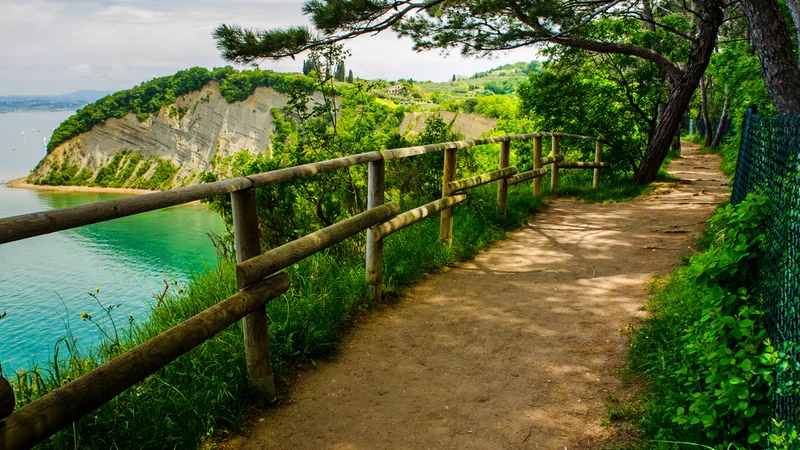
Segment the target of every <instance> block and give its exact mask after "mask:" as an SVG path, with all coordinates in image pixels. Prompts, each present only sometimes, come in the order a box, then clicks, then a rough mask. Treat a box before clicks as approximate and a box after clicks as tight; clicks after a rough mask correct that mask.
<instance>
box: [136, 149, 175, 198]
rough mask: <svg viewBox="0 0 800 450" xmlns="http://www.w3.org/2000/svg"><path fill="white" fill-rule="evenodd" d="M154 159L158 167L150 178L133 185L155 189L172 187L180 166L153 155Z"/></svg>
mask: <svg viewBox="0 0 800 450" xmlns="http://www.w3.org/2000/svg"><path fill="white" fill-rule="evenodd" d="M153 160H154V162H155V164H156V169H155V171H154V172H153V174H152V175H151V176H150V178H148V179H147V180H146V181H141V182H139V183H137V184H136V185H133V186H131V187H137V188H141V189H153V190H166V189H170V188H171V187H172V182H173V180H174V179H175V175H177V174H178V167H177V166H176V165H175V164H174V163H173V162H172V161H170V160H168V159H161V158H159V157H153Z"/></svg>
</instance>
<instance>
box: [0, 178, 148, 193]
mask: <svg viewBox="0 0 800 450" xmlns="http://www.w3.org/2000/svg"><path fill="white" fill-rule="evenodd" d="M27 180H28V179H27V177H22V178H17V179H16V180H11V181H9V182H7V183H5V185H6V186H8V187H10V188H14V189H34V190H37V191H50V192H101V193H106V194H128V195H142V194H152V193H153V192H160V191H151V190H149V189H131V188H109V187H94V186H49V185H40V184H31V183H28V181H27Z"/></svg>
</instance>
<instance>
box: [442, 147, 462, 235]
mask: <svg viewBox="0 0 800 450" xmlns="http://www.w3.org/2000/svg"><path fill="white" fill-rule="evenodd" d="M456 156H458V149H456V148H448V149H446V150H445V151H444V175H443V176H442V198H445V197H447V196H449V195H450V192H449V190H448V189H447V184H448V183H450V182H452V181H455V179H456ZM439 236H441V238H442V241H443V242H444V243H445V244H447V245H452V244H453V208H452V207H450V208H447V209H445V210H443V211H442V215H441V219H440V221H439Z"/></svg>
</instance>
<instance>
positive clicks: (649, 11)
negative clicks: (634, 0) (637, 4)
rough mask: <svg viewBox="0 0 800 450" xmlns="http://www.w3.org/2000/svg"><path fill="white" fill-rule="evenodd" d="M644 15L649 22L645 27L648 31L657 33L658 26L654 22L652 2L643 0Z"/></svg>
mask: <svg viewBox="0 0 800 450" xmlns="http://www.w3.org/2000/svg"><path fill="white" fill-rule="evenodd" d="M642 14H643V15H644V18H645V19H646V20H647V22H646V23H645V26H646V27H647V29H648V30H650V31H652V32H655V31H656V24H655V22H654V21H653V5H652V4H651V2H650V0H642Z"/></svg>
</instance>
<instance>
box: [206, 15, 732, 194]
mask: <svg viewBox="0 0 800 450" xmlns="http://www.w3.org/2000/svg"><path fill="white" fill-rule="evenodd" d="M731 9H732V7H730V6H729V5H726V4H724V3H723V2H722V0H694V1H692V2H691V4H688V3H687V2H685V1H684V2H674V1H668V0H663V1H659V0H652V1H651V0H643V1H639V0H600V1H593V2H575V1H573V0H457V1H452V0H451V1H444V0H422V1H419V2H413V1H408V0H307V1H306V3H305V4H304V6H303V11H304V13H306V14H307V15H309V16H310V18H311V22H312V24H313V26H314V28H313V29H310V28H307V27H290V28H287V29H283V30H253V29H245V28H242V27H240V26H238V25H230V24H223V25H221V26H219V27H218V28H217V29H216V30H215V32H214V36H215V38H216V39H217V43H218V47H219V48H220V49H221V50H222V54H223V57H225V58H226V59H228V60H231V61H235V62H239V63H251V62H253V61H256V60H259V59H263V58H282V57H286V56H293V55H295V54H298V53H300V52H303V51H305V50H308V49H312V48H317V47H319V46H324V45H329V44H331V43H336V42H340V41H342V40H346V39H350V38H353V37H356V36H359V35H362V34H371V33H376V32H380V31H384V30H389V29H391V30H393V31H394V32H396V33H397V34H398V35H400V36H406V37H409V38H411V40H412V41H413V42H414V49H416V50H419V51H421V50H432V49H440V50H443V51H450V50H452V49H459V50H460V52H461V53H462V54H463V55H478V56H485V55H488V54H491V53H492V52H496V51H504V50H511V49H515V48H519V47H526V46H531V45H538V46H543V47H547V46H553V45H555V46H557V47H559V48H571V49H578V50H582V51H588V52H593V53H601V54H612V55H623V56H629V57H635V58H638V59H639V60H641V61H643V62H644V63H646V64H651V65H653V66H655V67H656V68H657V69H658V70H659V71H661V73H663V76H662V77H661V78H662V81H661V83H662V84H663V85H665V90H666V91H667V92H668V94H667V96H666V98H665V99H664V103H663V108H662V109H661V110H660V111H661V112H660V114H658V118H657V122H656V123H657V124H656V129H655V131H654V132H653V133H651V134H650V139H649V143H648V147H647V150H646V151H645V154H644V157H643V158H642V160H641V162H640V165H639V167H638V168H637V177H636V178H637V181H638V182H640V183H648V182H650V181H652V180H654V179H655V176H656V174H657V172H658V168H659V167H660V165H661V162H662V161H663V159H664V157H665V156H666V154H667V152H668V150H669V148H670V145H671V143H672V141H673V138H674V136H675V135H676V133H677V132H678V131H679V127H680V119H681V117H682V116H683V115H684V113H685V112H686V109H687V107H688V105H689V103H690V101H691V98H692V95H693V93H694V90H695V89H696V87H697V85H698V83H699V81H700V79H701V77H702V75H703V73H704V72H705V69H706V67H707V66H708V63H709V60H710V58H711V54H712V52H713V50H714V47H715V45H716V42H717V36H718V32H719V29H720V26H721V25H722V24H723V22H724V21H725V20H726V18H725V13H726V10H731Z"/></svg>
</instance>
